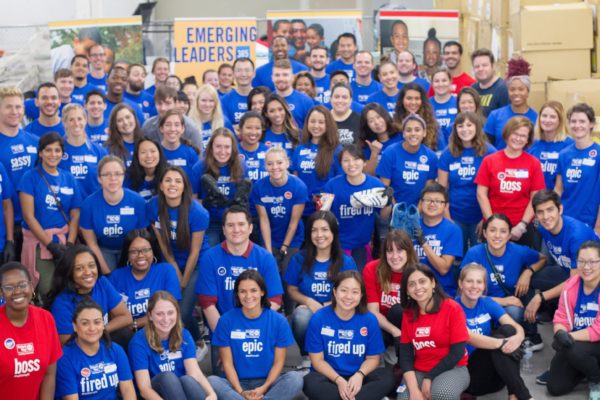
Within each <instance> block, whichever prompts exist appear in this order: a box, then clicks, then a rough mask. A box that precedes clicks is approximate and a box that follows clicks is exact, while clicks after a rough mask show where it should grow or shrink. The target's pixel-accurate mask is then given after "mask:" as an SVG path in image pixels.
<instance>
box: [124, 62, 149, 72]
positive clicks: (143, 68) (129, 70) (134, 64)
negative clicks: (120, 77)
mask: <svg viewBox="0 0 600 400" xmlns="http://www.w3.org/2000/svg"><path fill="white" fill-rule="evenodd" d="M135 67H140V68H141V69H142V70H143V71H144V74H147V72H146V66H145V65H143V64H140V63H133V64H129V66H128V67H127V75H129V74H131V71H133V69H134V68H135Z"/></svg>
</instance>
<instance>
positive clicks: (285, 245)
mask: <svg viewBox="0 0 600 400" xmlns="http://www.w3.org/2000/svg"><path fill="white" fill-rule="evenodd" d="M281 247H286V248H289V247H290V246H288V245H287V244H285V243H284V244H282V245H281ZM281 247H280V248H281Z"/></svg>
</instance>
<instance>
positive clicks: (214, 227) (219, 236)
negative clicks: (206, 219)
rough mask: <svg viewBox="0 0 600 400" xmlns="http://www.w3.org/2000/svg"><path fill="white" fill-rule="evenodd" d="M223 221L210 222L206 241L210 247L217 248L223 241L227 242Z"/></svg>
mask: <svg viewBox="0 0 600 400" xmlns="http://www.w3.org/2000/svg"><path fill="white" fill-rule="evenodd" d="M222 225H223V224H222V221H221V220H218V221H213V220H212V219H211V220H210V223H209V224H208V229H207V230H206V233H205V235H206V239H207V240H208V245H209V246H210V247H215V246H216V245H218V244H219V243H221V242H222V241H223V240H225V236H224V235H223V226H222Z"/></svg>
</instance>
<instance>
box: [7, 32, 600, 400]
mask: <svg viewBox="0 0 600 400" xmlns="http://www.w3.org/2000/svg"><path fill="white" fill-rule="evenodd" d="M400 28H402V26H399V29H400ZM289 40H290V39H289V38H286V37H285V36H275V37H274V39H273V44H272V55H273V59H272V61H270V62H268V63H267V64H265V65H263V66H261V67H259V68H255V65H254V63H253V61H252V60H251V59H249V58H238V59H236V60H235V62H233V64H232V65H229V64H222V65H221V66H220V68H218V70H208V71H206V72H205V73H204V76H203V82H202V84H198V83H197V82H196V81H195V80H194V79H186V80H185V81H183V82H182V81H181V80H180V79H179V78H178V77H177V76H174V75H170V74H169V61H168V60H166V59H163V58H157V59H156V60H155V61H154V63H153V65H152V74H153V75H154V82H155V84H154V85H153V86H151V87H148V88H145V84H144V83H145V80H146V74H147V72H146V69H145V67H144V66H143V65H140V64H130V65H126V64H123V63H117V64H115V65H114V66H113V67H112V69H111V70H110V72H108V73H106V74H103V73H102V72H98V71H99V66H100V65H104V63H105V58H106V53H105V50H106V49H105V48H104V47H103V46H102V45H100V44H97V45H94V46H92V47H90V48H89V50H88V54H80V55H76V56H75V57H73V59H72V61H71V68H70V69H59V70H57V71H56V73H55V79H54V82H47V83H43V84H41V85H40V86H39V87H38V88H37V90H36V91H35V94H34V95H33V97H32V98H28V99H25V98H24V95H23V94H22V93H21V91H20V90H18V89H17V88H12V87H0V149H2V150H1V151H0V193H1V199H2V207H1V208H0V220H2V221H3V223H1V224H0V250H1V253H0V261H1V262H2V263H3V264H4V265H2V266H1V267H0V295H1V298H2V300H1V302H2V303H4V304H3V305H2V306H0V393H2V397H6V398H15V399H17V398H18V399H37V398H39V399H43V400H50V399H53V398H59V399H68V400H72V399H117V398H122V399H125V400H130V399H136V398H138V397H141V398H144V399H161V398H162V399H211V400H214V399H217V398H218V399H241V400H244V399H245V400H255V399H256V400H257V399H277V400H281V399H294V398H301V397H298V396H300V395H301V393H302V392H303V393H304V396H306V397H308V398H309V399H327V400H329V399H336V398H340V399H343V400H353V399H382V398H386V397H387V398H392V397H397V398H399V399H411V400H420V399H425V400H428V399H435V400H456V399H459V398H463V399H469V398H475V397H476V396H483V395H485V394H488V393H493V392H496V391H498V390H500V389H502V388H503V387H506V388H507V391H508V395H509V399H518V400H528V399H531V398H532V396H531V393H530V391H529V389H528V388H527V386H526V384H525V382H524V380H523V379H522V377H521V375H520V374H521V372H520V360H521V358H522V357H523V355H524V354H529V355H530V354H531V352H532V351H538V350H541V349H542V348H543V346H544V343H543V341H542V338H541V336H540V334H539V333H538V330H537V325H538V323H539V322H550V321H553V323H554V328H553V329H554V337H553V341H552V348H553V349H554V350H555V351H556V353H555V355H554V357H553V358H552V361H551V363H550V365H549V366H548V369H547V371H536V372H537V373H540V375H539V376H538V377H537V382H538V383H540V384H545V385H547V390H548V392H549V393H550V394H551V395H554V396H560V395H566V394H568V393H569V392H571V391H573V390H574V388H575V387H576V386H577V385H578V384H579V383H581V382H583V381H586V382H587V383H588V384H589V388H590V399H595V400H597V399H600V321H599V320H598V318H597V316H598V307H599V299H600V297H599V296H600V293H599V291H600V286H599V284H600V239H599V238H598V235H597V234H598V233H600V219H599V217H600V216H599V213H598V209H599V206H600V181H599V179H600V145H599V144H597V143H596V142H594V140H593V138H592V130H593V127H594V124H595V122H596V119H595V114H594V110H593V109H592V108H591V107H590V106H589V105H587V104H584V103H581V104H576V105H574V106H572V107H571V108H570V109H568V110H565V109H563V105H562V104H560V103H559V102H556V101H548V102H547V103H545V104H544V105H543V106H542V107H541V108H540V109H539V110H534V109H532V108H531V107H530V106H529V104H528V96H529V93H530V88H531V82H530V79H529V71H530V66H529V64H528V63H527V61H526V60H524V59H522V58H518V59H512V60H511V61H510V62H509V66H508V74H507V76H506V79H502V78H500V77H498V76H497V75H496V73H495V59H494V56H493V54H492V52H491V51H489V50H487V49H479V50H476V51H474V52H473V53H472V56H471V61H472V69H473V72H474V77H471V76H470V75H469V74H468V73H467V72H465V69H466V67H464V68H463V66H462V65H461V55H462V52H463V48H462V46H461V44H460V43H458V42H455V41H448V42H446V43H444V44H443V46H441V47H440V50H441V51H442V58H443V66H441V67H435V68H428V69H419V67H418V65H417V63H416V59H415V56H414V55H413V54H412V53H411V52H409V51H408V49H407V48H403V49H400V50H399V51H397V52H396V53H394V57H383V58H382V60H381V62H380V63H379V64H378V65H377V66H376V65H375V63H374V59H373V56H372V54H371V53H370V52H368V51H362V50H361V51H358V49H357V44H356V38H355V37H354V35H353V34H351V33H344V34H341V35H340V36H339V37H338V39H337V55H336V59H335V60H330V59H329V57H330V54H331V53H330V51H329V49H328V48H326V47H323V46H321V45H318V44H317V45H316V46H314V47H311V48H310V49H307V50H306V53H305V54H303V57H305V59H306V60H308V62H307V64H308V65H310V68H308V67H307V66H306V65H304V64H302V63H299V62H297V61H295V60H293V59H290V49H289V47H290V41H289ZM405 47H407V44H406V46H405ZM90 71H94V73H93V74H92V75H90V74H91V72H90ZM419 72H421V74H419ZM423 72H424V74H423ZM423 75H424V76H423ZM207 342H209V343H210V346H207ZM294 344H295V345H297V346H298V348H299V350H300V354H301V356H302V363H301V365H299V366H298V368H292V369H291V370H289V368H285V371H287V372H285V371H284V366H285V361H286V356H287V350H288V348H289V347H290V346H292V345H294ZM209 347H210V350H209ZM207 353H208V354H210V355H209V356H208V357H210V363H211V366H212V375H211V376H208V377H207V376H205V374H204V373H203V372H202V370H201V369H200V367H199V361H200V360H201V359H202V358H203V357H204V356H205V355H207ZM461 396H462V397H461Z"/></svg>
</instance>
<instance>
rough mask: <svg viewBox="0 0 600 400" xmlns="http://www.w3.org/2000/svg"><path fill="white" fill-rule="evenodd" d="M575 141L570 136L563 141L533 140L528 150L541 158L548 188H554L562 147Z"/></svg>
mask: <svg viewBox="0 0 600 400" xmlns="http://www.w3.org/2000/svg"><path fill="white" fill-rule="evenodd" d="M573 143H575V141H574V140H573V139H571V138H570V137H567V138H565V140H563V141H561V142H546V141H545V140H536V141H535V142H533V144H532V145H531V147H530V148H528V149H527V152H528V153H529V154H531V155H532V156H534V157H535V158H537V159H538V160H540V163H541V164H542V171H543V172H544V180H545V181H546V189H548V190H552V189H554V184H555V181H556V171H557V167H558V156H559V154H560V152H561V150H562V149H564V148H565V147H567V146H569V145H571V144H573Z"/></svg>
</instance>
